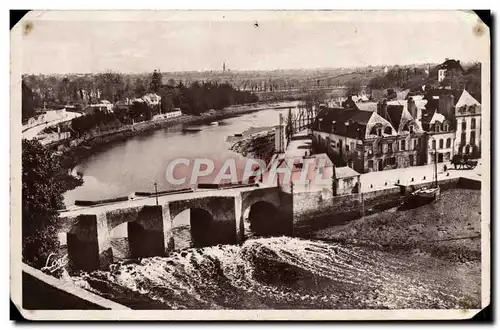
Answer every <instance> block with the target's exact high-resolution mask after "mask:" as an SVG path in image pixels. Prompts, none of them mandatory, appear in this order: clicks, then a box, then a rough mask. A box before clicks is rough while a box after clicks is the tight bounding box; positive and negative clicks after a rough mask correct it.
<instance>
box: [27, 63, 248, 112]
mask: <svg viewBox="0 0 500 330" xmlns="http://www.w3.org/2000/svg"><path fill="white" fill-rule="evenodd" d="M147 93H156V94H157V95H159V96H160V97H161V102H160V104H159V106H154V107H152V106H150V105H147V106H144V103H141V102H135V103H131V102H132V101H133V100H135V99H137V98H141V97H143V96H144V95H145V94H147ZM22 94H23V118H25V117H26V116H28V114H29V113H33V110H34V109H43V108H44V107H47V108H54V107H56V106H57V105H61V104H62V105H74V106H75V109H76V110H77V111H79V110H82V109H83V108H84V107H86V106H87V105H89V104H96V103H99V102H100V101H101V100H106V101H109V102H111V103H113V104H115V103H117V102H118V101H121V106H117V107H115V111H116V112H118V114H117V115H116V116H115V117H116V119H117V120H120V121H123V119H125V118H133V119H134V120H135V121H138V120H148V119H151V117H152V116H153V115H154V114H155V113H158V112H162V113H165V112H169V111H172V110H174V109H175V108H180V109H181V111H182V112H183V113H184V114H190V115H199V114H201V113H203V112H206V111H208V110H210V109H215V110H220V109H223V108H225V107H228V106H230V105H235V104H244V103H254V102H257V101H258V97H257V96H256V95H255V94H253V93H252V92H250V91H242V90H239V89H237V88H234V87H233V86H232V85H230V84H229V83H227V82H217V81H216V82H211V81H202V82H199V81H193V82H191V83H189V84H187V83H184V82H182V81H178V82H176V81H174V80H173V79H170V80H168V82H167V83H166V84H164V83H163V77H162V74H161V73H160V72H158V71H156V70H155V71H154V72H153V74H152V75H151V76H149V77H145V78H137V79H136V80H131V78H130V76H129V75H126V74H120V73H115V72H107V73H101V74H95V75H84V76H72V77H71V76H70V77H58V76H44V75H29V76H25V77H23V93H22ZM126 100H128V102H127V101H126ZM124 105H125V106H124ZM25 113H26V116H24V114H25Z"/></svg>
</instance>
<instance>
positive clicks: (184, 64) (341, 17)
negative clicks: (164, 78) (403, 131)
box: [20, 11, 489, 74]
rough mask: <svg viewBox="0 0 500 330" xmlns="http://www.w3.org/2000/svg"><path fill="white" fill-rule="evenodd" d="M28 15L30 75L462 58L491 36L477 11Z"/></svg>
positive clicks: (25, 41) (476, 56) (470, 57)
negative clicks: (480, 26) (479, 27)
mask: <svg viewBox="0 0 500 330" xmlns="http://www.w3.org/2000/svg"><path fill="white" fill-rule="evenodd" d="M31 14H34V15H32V16H31V17H25V19H24V22H23V21H21V22H20V23H21V25H22V24H25V23H26V22H28V21H29V22H31V23H32V29H30V32H29V33H24V34H23V33H20V35H21V37H20V38H21V39H22V40H21V41H20V45H21V49H22V71H23V73H26V74H29V73H62V74H64V73H88V72H103V71H117V72H150V71H152V70H154V69H160V70H161V71H162V72H168V71H203V70H221V68H222V63H223V62H226V68H228V69H231V70H274V69H294V68H295V69H299V68H304V69H309V68H338V67H358V66H367V65H394V64H413V63H427V62H431V63H437V62H442V61H444V59H445V58H455V59H460V60H462V61H464V62H467V61H479V60H481V53H480V52H479V51H478V49H483V50H484V49H486V48H485V45H488V38H489V36H488V33H486V34H483V35H482V36H478V35H477V34H476V33H474V26H475V25H476V23H477V20H478V19H477V17H475V16H474V15H473V14H469V13H464V12H453V11H443V12H409V11H399V12H376V11H374V12H369V11H368V12H366V11H365V12H362V11H357V12H308V13H306V14H302V15H298V14H297V13H290V12H275V13H272V12H265V13H262V12H245V13H243V12H231V11H226V12H204V13H201V12H183V13H180V12H161V11H157V12H155V11H149V12H105V11H101V12H60V11H53V12H44V13H31ZM21 30H22V29H20V31H21ZM482 53H483V54H484V53H485V52H484V51H483V52H482Z"/></svg>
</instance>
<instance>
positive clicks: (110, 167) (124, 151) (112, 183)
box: [64, 109, 288, 206]
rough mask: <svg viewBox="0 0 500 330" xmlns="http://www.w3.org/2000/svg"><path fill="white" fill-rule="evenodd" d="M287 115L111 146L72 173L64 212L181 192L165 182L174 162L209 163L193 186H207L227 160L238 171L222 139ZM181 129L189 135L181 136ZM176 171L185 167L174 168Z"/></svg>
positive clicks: (263, 115) (257, 116)
mask: <svg viewBox="0 0 500 330" xmlns="http://www.w3.org/2000/svg"><path fill="white" fill-rule="evenodd" d="M287 112H288V110H287V109H279V110H276V109H268V110H261V111H257V112H252V113H247V114H243V115H240V116H237V117H232V118H227V119H223V120H220V121H219V122H218V123H219V125H217V126H214V125H210V122H206V123H204V124H200V125H175V126H171V127H167V128H165V129H162V130H157V131H154V132H151V133H147V134H143V135H140V136H135V137H133V138H130V139H128V140H126V141H124V142H120V143H114V144H113V145H112V146H110V147H108V148H107V149H106V150H104V151H101V152H99V153H96V154H95V155H93V156H91V157H90V158H88V159H86V160H85V161H84V162H83V163H81V164H79V165H78V166H76V168H75V169H74V170H75V171H78V172H80V173H82V174H83V180H84V183H83V185H81V186H79V187H77V188H75V189H74V190H71V191H68V192H66V193H65V195H64V201H65V204H66V205H67V206H71V205H72V204H73V203H74V201H75V200H97V199H107V198H114V197H120V196H128V195H129V194H131V193H132V192H136V191H149V192H153V191H154V189H155V188H154V183H155V182H156V183H157V184H158V191H163V190H171V189H180V188H187V187H190V186H192V185H191V184H190V183H189V175H188V174H189V173H185V174H186V175H188V176H187V177H188V180H187V181H188V182H186V184H184V185H175V186H174V185H172V184H170V183H169V182H168V181H167V180H166V169H167V165H168V164H169V162H171V161H172V160H174V159H176V158H187V159H189V160H190V161H192V160H194V159H195V158H209V159H212V160H214V161H215V163H216V164H215V165H216V166H215V171H214V172H213V174H212V175H207V176H206V177H201V178H200V180H199V183H207V182H213V181H212V180H213V178H215V176H216V175H217V173H218V169H219V168H220V166H221V165H222V162H223V161H225V160H226V159H230V158H233V159H235V160H236V163H237V166H238V169H240V166H244V163H243V161H244V159H245V158H244V157H243V156H241V155H239V154H237V153H236V152H233V151H231V150H229V147H230V143H229V142H227V141H226V140H227V137H228V136H234V134H237V133H242V132H243V131H245V130H247V129H249V128H250V127H261V126H272V125H278V123H279V114H280V113H282V114H284V115H286V114H287ZM185 128H188V129H191V131H190V132H186V131H185ZM178 167H179V168H185V169H186V170H187V167H182V166H178Z"/></svg>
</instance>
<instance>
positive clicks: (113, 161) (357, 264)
mask: <svg viewBox="0 0 500 330" xmlns="http://www.w3.org/2000/svg"><path fill="white" fill-rule="evenodd" d="M286 111H287V110H286V109H284V110H263V111H259V112H255V113H250V114H245V115H242V116H239V117H233V118H229V119H224V120H221V121H220V124H219V126H211V125H209V123H207V124H205V125H199V126H197V127H198V128H199V129H200V130H199V131H196V132H190V133H185V132H183V126H174V127H169V128H166V129H163V130H159V131H156V132H154V133H150V134H146V135H142V136H137V137H134V138H132V139H129V140H127V141H126V142H122V143H119V144H114V145H113V146H111V147H109V148H108V149H107V150H105V151H103V152H100V153H98V154H96V155H94V156H93V157H91V158H89V159H88V160H86V161H85V162H84V163H82V164H80V165H79V166H78V167H77V169H76V170H77V171H80V172H82V173H83V176H84V181H85V182H84V184H83V185H82V186H80V187H77V188H76V189H74V190H72V191H69V192H67V193H66V195H65V200H66V203H67V204H69V205H71V204H72V203H73V201H74V200H76V199H90V200H95V199H101V198H113V197H116V196H126V195H128V194H130V193H131V192H134V191H153V189H154V187H153V184H154V182H157V183H158V189H159V190H167V189H172V188H179V187H172V186H171V185H169V184H168V182H166V180H165V169H166V166H167V164H168V162H169V161H170V160H172V159H174V158H176V157H183V158H188V159H193V158H195V157H207V158H211V159H216V160H217V159H219V160H221V159H226V158H231V157H234V158H235V159H238V160H242V159H243V157H242V156H240V155H238V154H236V153H234V152H232V151H230V150H229V149H228V148H229V143H228V142H226V137H227V136H230V135H233V134H235V133H241V132H242V131H244V130H246V129H248V128H250V127H252V126H253V127H258V126H270V125H275V124H278V114H279V113H286ZM210 179H211V178H207V180H210ZM188 224H189V220H188V219H184V220H178V219H177V218H176V224H175V225H176V226H177V229H175V230H177V231H178V233H177V234H178V235H181V236H182V235H184V237H185V241H186V242H187V244H186V245H185V246H183V247H184V248H185V249H184V250H182V251H177V252H174V253H172V254H171V255H169V256H168V257H153V258H143V259H142V260H140V261H139V260H137V261H136V263H132V264H122V263H121V262H118V263H116V264H114V265H112V269H111V270H110V271H95V272H92V273H81V274H79V275H78V276H73V277H72V278H71V280H72V281H73V282H74V283H75V284H76V285H78V286H81V287H83V288H86V289H88V290H90V291H92V292H94V293H97V294H99V295H101V296H104V297H107V298H109V299H111V300H114V301H117V302H119V303H122V304H124V305H127V306H130V307H132V308H137V309H284V308H287V309H288V308H295V309H297V308H303V309H304V308H311V309H353V308H360V309H362V308H370V309H372V308H380V309H385V308H398V309H400V308H457V307H460V299H461V298H460V297H461V296H462V294H461V292H459V291H457V290H456V289H455V287H456V286H453V285H452V284H450V283H451V282H450V281H453V278H451V277H447V276H442V274H443V273H442V270H437V271H436V272H437V273H436V274H434V273H433V271H432V270H429V269H428V268H425V267H421V266H420V265H419V262H418V261H416V260H413V259H411V258H401V257H398V256H396V255H392V254H388V253H385V252H381V251H375V250H371V249H362V248H359V247H353V246H343V245H339V244H336V243H329V242H323V241H315V240H304V239H299V238H290V237H275V238H256V239H250V240H247V241H246V242H244V243H243V244H242V245H239V246H236V245H234V246H229V245H227V246H214V247H206V248H201V249H193V248H189V226H188ZM117 228H118V227H117ZM114 231H120V230H118V229H114ZM111 236H112V238H113V239H114V241H113V242H114V243H113V242H112V244H114V245H113V249H114V254H115V256H116V257H120V253H122V255H123V257H125V256H126V251H125V252H123V250H122V251H118V250H119V249H118V248H117V246H118V245H120V244H121V245H124V246H126V244H122V243H123V241H124V240H126V236H127V235H126V227H123V228H121V232H118V233H117V232H114V233H112V235H111ZM118 259H119V258H118ZM410 259H411V260H410Z"/></svg>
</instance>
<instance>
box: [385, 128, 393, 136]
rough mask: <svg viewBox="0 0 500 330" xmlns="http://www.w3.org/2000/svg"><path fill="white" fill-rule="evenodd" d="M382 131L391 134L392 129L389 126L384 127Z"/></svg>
mask: <svg viewBox="0 0 500 330" xmlns="http://www.w3.org/2000/svg"><path fill="white" fill-rule="evenodd" d="M384 133H385V134H389V135H391V134H392V129H391V128H390V127H386V128H385V129H384Z"/></svg>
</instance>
